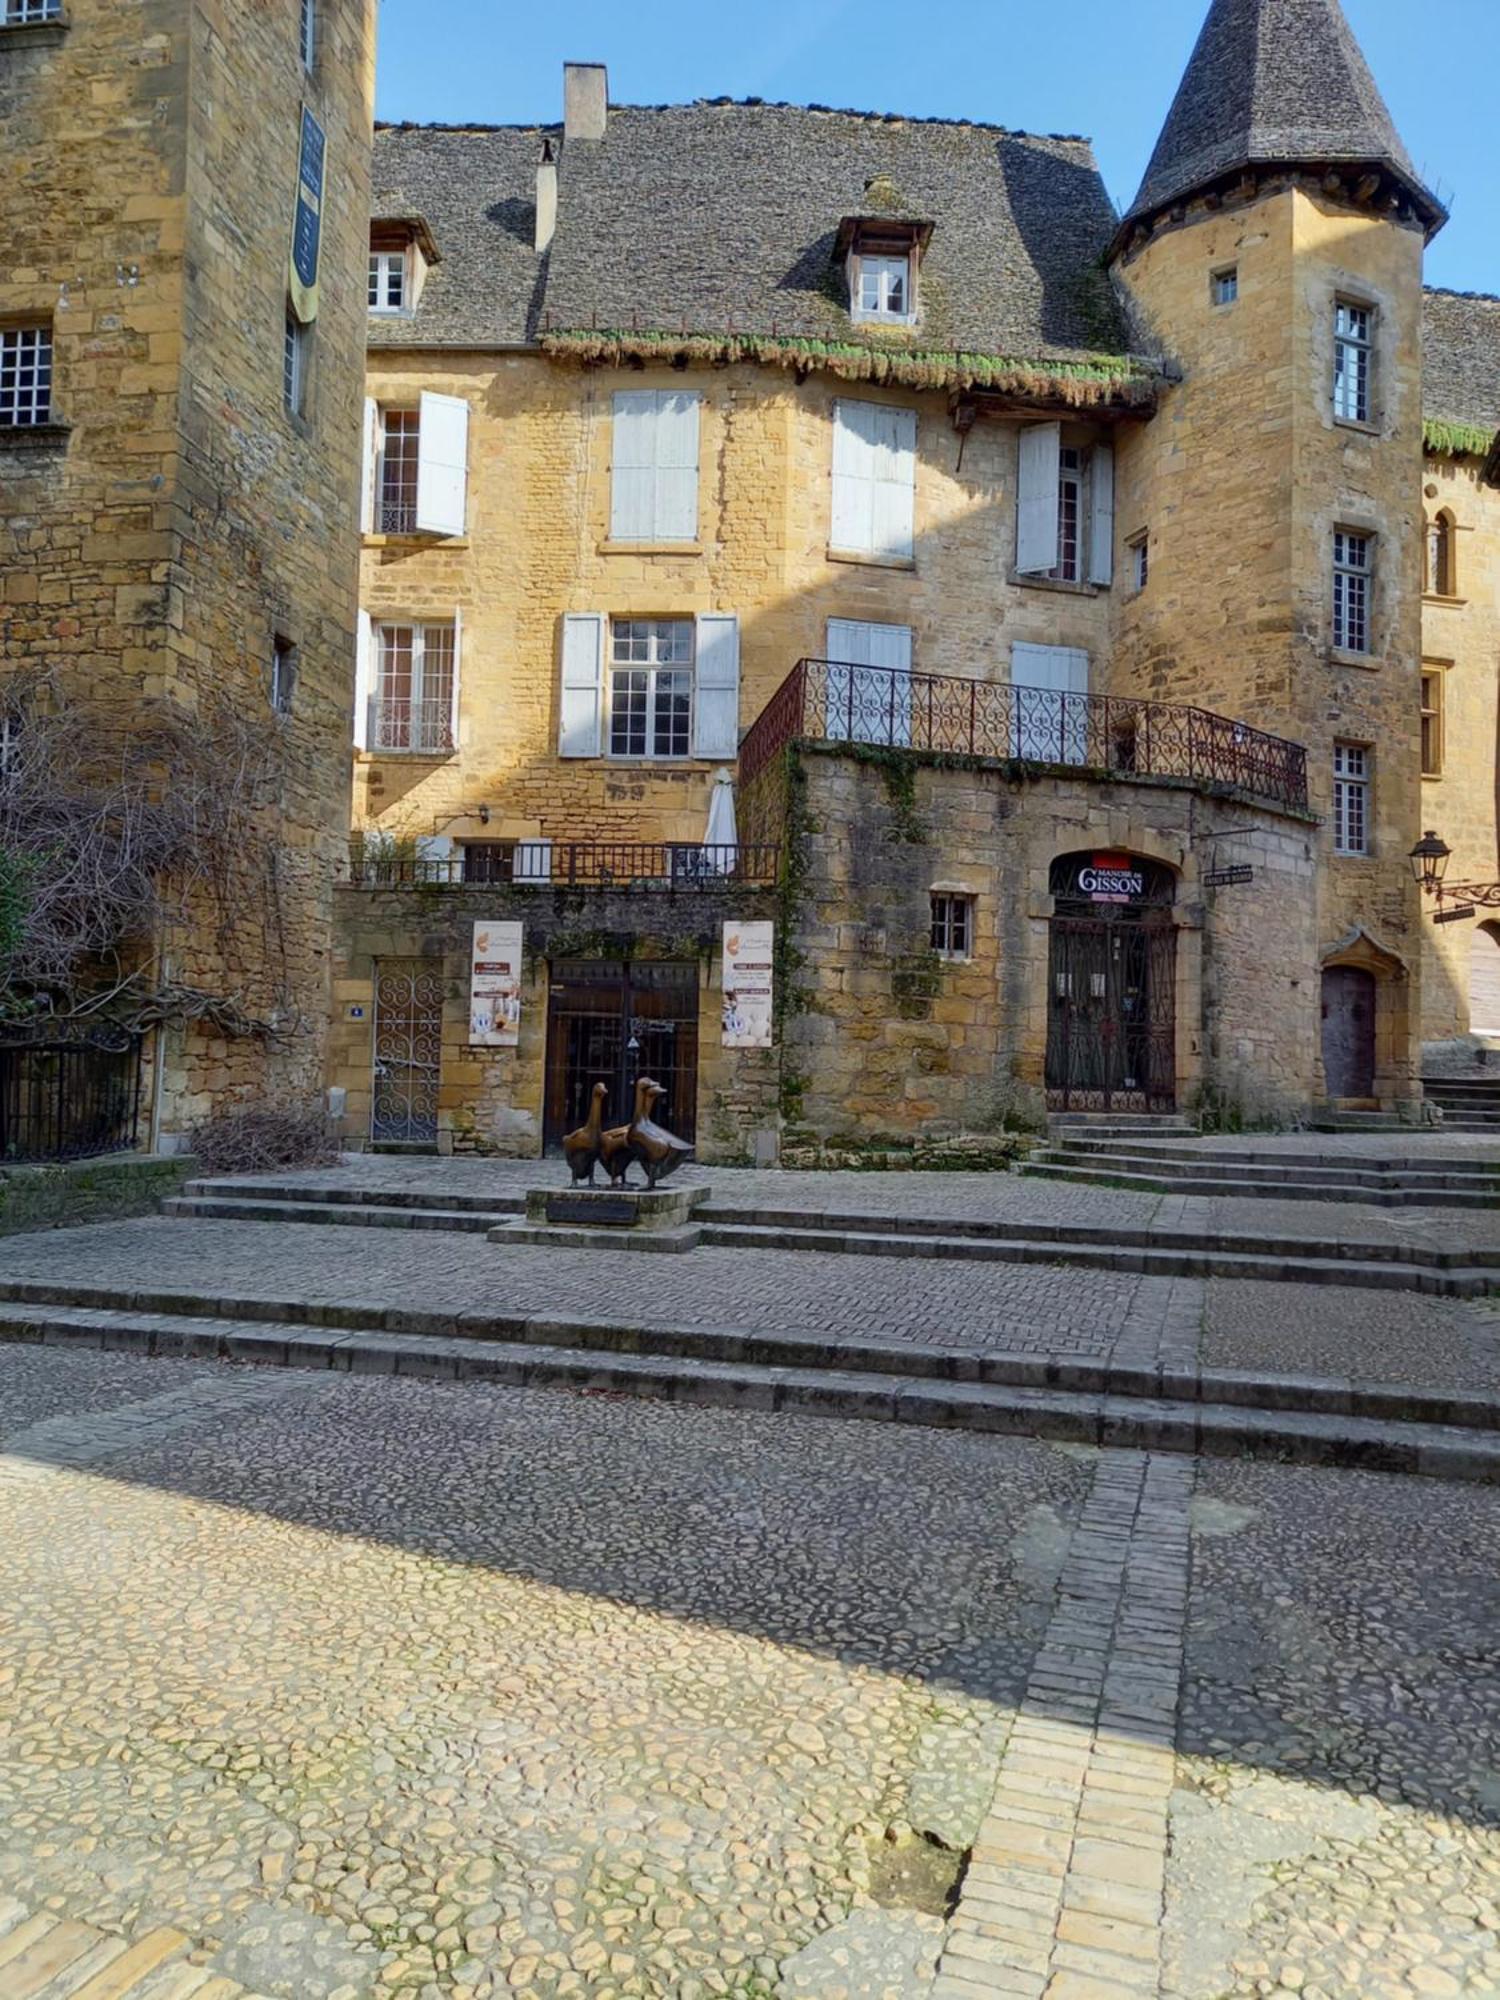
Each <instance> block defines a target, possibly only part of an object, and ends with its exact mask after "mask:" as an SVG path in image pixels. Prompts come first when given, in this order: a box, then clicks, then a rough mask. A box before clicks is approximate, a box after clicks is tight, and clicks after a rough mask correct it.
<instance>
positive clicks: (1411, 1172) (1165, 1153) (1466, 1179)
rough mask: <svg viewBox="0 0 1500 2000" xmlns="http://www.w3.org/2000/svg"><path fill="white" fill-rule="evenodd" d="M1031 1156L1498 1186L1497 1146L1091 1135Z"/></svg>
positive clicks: (1371, 1181)
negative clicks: (1394, 1156)
mask: <svg viewBox="0 0 1500 2000" xmlns="http://www.w3.org/2000/svg"><path fill="white" fill-rule="evenodd" d="M1029 1157H1030V1158H1031V1159H1061V1158H1064V1157H1066V1158H1068V1159H1076V1160H1079V1161H1090V1160H1093V1159H1095V1158H1101V1157H1102V1158H1108V1159H1118V1160H1125V1159H1129V1160H1133V1161H1134V1160H1138V1161H1142V1162H1150V1163H1152V1164H1157V1163H1159V1164H1160V1165H1162V1166H1163V1167H1166V1166H1168V1165H1170V1166H1172V1167H1173V1168H1176V1167H1179V1166H1180V1167H1182V1168H1183V1169H1185V1170H1186V1171H1188V1172H1198V1171H1200V1170H1202V1169H1204V1168H1217V1167H1224V1168H1229V1169H1232V1170H1233V1172H1234V1173H1235V1174H1236V1175H1238V1174H1239V1173H1240V1172H1242V1171H1243V1172H1244V1173H1246V1174H1249V1175H1272V1176H1280V1177H1285V1176H1286V1175H1287V1174H1293V1175H1295V1176H1296V1178H1297V1179H1298V1180H1302V1181H1307V1180H1314V1179H1322V1178H1323V1177H1324V1176H1325V1175H1328V1176H1337V1177H1339V1178H1341V1179H1348V1180H1349V1181H1350V1182H1351V1184H1360V1185H1364V1184H1368V1185H1370V1186H1372V1187H1373V1186H1391V1185H1395V1184H1399V1185H1401V1186H1406V1185H1408V1184H1413V1183H1417V1182H1428V1181H1430V1182H1432V1183H1433V1184H1434V1185H1449V1186H1454V1187H1458V1186H1468V1185H1469V1184H1470V1183H1471V1182H1476V1183H1482V1184H1486V1185H1492V1186H1493V1187H1494V1188H1495V1189H1496V1191H1497V1192H1500V1149H1497V1152H1496V1156H1495V1158H1494V1160H1493V1161H1490V1160H1486V1159H1485V1158H1484V1156H1483V1155H1481V1154H1469V1153H1449V1154H1447V1155H1442V1154H1436V1153H1433V1154H1426V1155H1422V1156H1419V1157H1418V1158H1415V1159H1410V1160H1399V1161H1396V1162H1394V1163H1393V1164H1391V1165H1382V1164H1381V1162H1380V1161H1379V1160H1377V1159H1364V1158H1361V1157H1360V1156H1359V1155H1357V1154H1353V1155H1351V1154H1349V1153H1309V1152H1303V1151H1302V1150H1300V1149H1299V1150H1298V1151H1296V1152H1269V1151H1260V1152H1257V1151H1256V1150H1255V1149H1254V1148H1253V1147H1249V1148H1242V1147H1230V1146H1192V1147H1188V1146H1172V1145H1161V1146H1153V1145H1149V1144H1147V1143H1145V1142H1144V1141H1139V1140H1138V1141H1135V1142H1130V1141H1106V1140H1100V1141H1094V1140H1092V1139H1060V1140H1058V1141H1057V1142H1056V1144H1054V1145H1049V1146H1044V1147H1041V1148H1040V1149H1038V1151H1037V1152H1034V1153H1032V1154H1031V1155H1029Z"/></svg>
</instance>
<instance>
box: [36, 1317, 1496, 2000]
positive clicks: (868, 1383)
mask: <svg viewBox="0 0 1500 2000" xmlns="http://www.w3.org/2000/svg"><path fill="white" fill-rule="evenodd" d="M1021 1331H1022V1330H1021V1329H1018V1332H1021ZM0 1341H33V1342H37V1341H40V1342H45V1343H46V1344H47V1345H48V1346H57V1347H76V1348H107V1349H109V1350H112V1351H115V1352H122V1351H123V1352H134V1353H137V1354H141V1355H146V1356H153V1357H160V1358H171V1359H184V1358H185V1359H193V1360H211V1359H217V1360H222V1361H230V1362H240V1363H259V1364H261V1365H269V1366H275V1367H301V1368H322V1369H336V1370H342V1371H346V1372H352V1373H357V1374H386V1375H402V1376H406V1375H410V1376H419V1377H423V1378H426V1379H428V1380H434V1379H436V1380H447V1381H475V1380H484V1381H491V1382H503V1383H507V1384H511V1385H516V1386H524V1387H533V1388H549V1389H564V1390H573V1391H575V1392H579V1393H585V1394H608V1395H627V1396H644V1397H651V1398H655V1399H659V1400H666V1401H672V1402H679V1403H684V1404H711V1405H717V1406H720V1407H726V1408H736V1409H749V1410H760V1411H783V1410H785V1411H795V1412H798V1413H800V1414H802V1415H807V1416H833V1417H845V1418H865V1419H873V1420H875V1421H879V1422H885V1423H892V1422H894V1423H910V1424H927V1425H934V1426H938V1427H940V1428H943V1429H948V1430H953V1429H957V1430H967V1431H976V1432H984V1433H991V1434H994V1433H1004V1434H1009V1435H1020V1436H1029V1437H1042V1438H1050V1439H1053V1440H1056V1441H1058V1442H1062V1443H1069V1444H1081V1445H1095V1446H1109V1447H1121V1448H1128V1449H1136V1450H1151V1451H1172V1452H1184V1453H1192V1454H1204V1455H1209V1456H1218V1457H1249V1458H1267V1459H1273V1460H1275V1461H1277V1462H1279V1463H1283V1464H1286V1463H1297V1464H1307V1465H1337V1466H1359V1467H1363V1468H1366V1469H1368V1470H1373V1471H1383V1472H1393V1473H1409V1474H1419V1475H1426V1476H1429V1477H1434V1478H1440V1479H1450V1480H1462V1481H1468V1482H1473V1483H1476V1484H1484V1485H1494V1484H1500V1395H1497V1394H1495V1393H1493V1392H1489V1391H1484V1390H1471V1389H1453V1390H1440V1389H1427V1388H1423V1387H1421V1386H1419V1385H1412V1384H1403V1383H1389V1382H1361V1381H1354V1380H1351V1379H1350V1378H1348V1377H1339V1378H1334V1377H1319V1376H1289V1375H1281V1374H1276V1375H1271V1374H1263V1373H1260V1374H1258V1373H1255V1372H1251V1371H1243V1370H1220V1369H1213V1368H1200V1367H1198V1366H1196V1365H1182V1366H1172V1365H1161V1364H1151V1363H1141V1362H1132V1361H1121V1362H1116V1361H1114V1360H1106V1359H1100V1358H1087V1357H1080V1356H1069V1355H1047V1354H1037V1353H1026V1352H1014V1353H1003V1352H994V1351H989V1350H983V1349H978V1350H977V1349H974V1348H947V1347H944V1346H942V1345H941V1344H939V1343H938V1342H935V1341H933V1342H924V1343H920V1344H918V1343H913V1342H910V1341H906V1340H900V1341H897V1340H888V1339H882V1338H879V1337H876V1336H871V1337H868V1338H861V1339H848V1340H845V1339H842V1338H840V1339H837V1340H834V1339H824V1338H822V1337H820V1336H819V1335H817V1334H812V1333H805V1332H777V1331H770V1330H767V1331H759V1332H753V1333H752V1332H745V1331H741V1330H737V1329H732V1328H712V1327H704V1326H677V1327H674V1326H670V1325H657V1324H649V1325H643V1324H642V1323H641V1322H640V1321H639V1320H638V1319H632V1320H631V1321H629V1322H628V1323H621V1324H614V1323H611V1322H609V1321H607V1320H604V1319H576V1320H566V1319H545V1320H544V1319H537V1318H522V1317H519V1316H516V1315H505V1314H494V1315H486V1314H481V1313H475V1312H465V1313H464V1314H463V1315H462V1317H461V1318H455V1317H454V1316H452V1315H444V1314H442V1313H440V1312H432V1313H426V1312H420V1311H416V1310H414V1309H412V1308H411V1307H400V1308H392V1309H390V1310H389V1311H382V1310H381V1309H380V1308H379V1307H378V1306H369V1305H354V1304H338V1303H335V1302H331V1301H318V1302H316V1303H313V1302H304V1303H298V1302H296V1301H290V1300H287V1301H277V1302H272V1301H269V1300H265V1299H255V1298H245V1299H234V1298H225V1297H223V1296H222V1295H215V1296H209V1295H208V1294H207V1293H204V1294H201V1295H200V1294H197V1293H192V1292H187V1291H175V1292H165V1291H164V1292H151V1293H142V1292H132V1291H129V1290H124V1289H119V1290H116V1289H112V1288H110V1287H105V1286H85V1285H79V1284H70V1283H51V1282H48V1281H45V1280H7V1281H4V1282H0ZM3 1949H4V1946H3V1942H0V1953H3ZM9 1990H10V1989H8V1988H7V1987H6V1986H5V1985H4V1981H3V1977H0V1993H5V1992H8V1991H9ZM28 1990H29V1989H28ZM132 2000H133V1995H132ZM143 2000H144V1997H143ZM152 2000H155V1996H154V1995H153V1996H152ZM162 2000H167V1996H165V1995H164V1996H162ZM171 2000H177V1995H176V1993H175V1992H174V1993H173V1994H172V1995H171ZM184 2000H185V1996H184ZM204 2000H207V1996H206V1995H205V1996H204ZM216 2000H217V1996H216ZM225 2000H227V1995H226V1996H225Z"/></svg>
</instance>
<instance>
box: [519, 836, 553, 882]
mask: <svg viewBox="0 0 1500 2000" xmlns="http://www.w3.org/2000/svg"><path fill="white" fill-rule="evenodd" d="M511 879H512V881H515V882H519V883H521V884H522V885H523V886H527V885H529V886H531V887H533V888H535V887H538V886H539V885H541V884H542V883H546V882H550V881H551V880H552V842H551V841H550V840H518V841H517V842H516V859H515V866H514V868H513V869H512V871H511Z"/></svg>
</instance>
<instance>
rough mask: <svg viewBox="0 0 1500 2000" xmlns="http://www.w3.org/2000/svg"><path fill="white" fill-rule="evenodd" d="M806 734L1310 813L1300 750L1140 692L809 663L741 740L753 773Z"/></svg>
mask: <svg viewBox="0 0 1500 2000" xmlns="http://www.w3.org/2000/svg"><path fill="white" fill-rule="evenodd" d="M798 738H802V739H805V740H809V741H813V742H823V743H867V744H873V745H876V746H883V747H885V748H889V749H910V750H937V751H943V752H947V753H949V754H950V755H954V754H956V755H962V756H969V757H996V758H1003V759H1005V760H1006V761H1020V762H1023V763H1028V764H1044V765H1049V766H1054V765H1074V766H1077V767H1078V768H1079V769H1081V770H1087V771H1091V772H1097V773H1099V774H1101V775H1106V776H1109V777H1162V778H1187V779H1191V780H1193V781H1194V782H1196V783H1199V784H1214V785H1230V786H1234V787H1235V788H1236V789H1237V790H1239V791H1243V792H1247V793H1250V794H1251V795H1253V796H1254V797H1256V798H1262V799H1268V800H1270V801H1272V802H1273V803H1275V804H1276V805H1281V806H1289V807H1291V808H1293V809H1295V810H1298V811H1303V812H1305V811H1306V810H1307V752H1306V750H1305V749H1304V748H1303V747H1302V745H1301V744H1300V743H1290V742H1288V741H1286V740H1285V739H1284V738H1283V737H1280V736H1268V735H1267V734H1266V733H1265V731H1264V730H1260V729H1252V728H1250V727H1249V725H1248V724H1247V723H1243V722H1233V721H1231V720H1230V719H1229V718H1228V717H1227V716H1223V715H1214V714H1211V713H1210V712H1209V710H1207V709H1203V708H1186V707H1181V706H1179V705H1177V704H1174V703H1169V702H1160V701H1138V700H1136V699H1135V698H1134V697H1133V696H1130V695H1094V694H1065V693H1061V692H1055V691H1054V690H1052V689H1050V688H1033V687H1012V686H1009V685H1000V684H997V683H994V682H990V681H978V680H963V679H956V678H951V677H945V676H940V675H935V674H906V673H901V672H897V671H893V670H892V669H889V668H886V667H863V666H854V665H851V664H849V663H848V662H847V661H842V660H799V661H798V663H797V665H796V666H795V667H794V668H793V669H792V671H791V673H790V674H788V675H787V677H786V679H785V680H784V681H783V682H782V684H781V686H780V687H779V688H778V689H777V690H776V692H775V694H773V695H772V697H771V699H770V700H769V701H768V702H767V703H766V706H765V707H764V709H762V711H761V713H760V715H759V717H758V718H757V720H756V721H755V722H754V724H753V725H752V726H751V728H750V729H749V730H748V732H747V733H746V736H745V739H744V741H743V742H742V743H741V745H740V776H741V778H742V779H743V780H747V781H748V780H749V779H751V778H753V777H755V776H756V775H757V773H759V772H760V771H763V770H764V769H765V767H766V765H767V764H769V763H770V762H771V760H772V758H773V757H775V755H776V754H777V752H778V751H779V750H781V749H783V748H784V747H785V745H786V744H788V743H790V742H792V741H794V740H796V739H798Z"/></svg>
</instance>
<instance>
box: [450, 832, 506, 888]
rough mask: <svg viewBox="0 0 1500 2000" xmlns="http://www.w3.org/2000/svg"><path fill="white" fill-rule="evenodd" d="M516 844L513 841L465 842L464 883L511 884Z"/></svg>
mask: <svg viewBox="0 0 1500 2000" xmlns="http://www.w3.org/2000/svg"><path fill="white" fill-rule="evenodd" d="M515 876H516V843H515V842H514V841H513V840H466V841H465V842H464V844H463V879H464V880H465V881H466V882H513V881H514V880H515Z"/></svg>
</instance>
